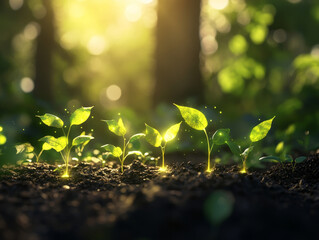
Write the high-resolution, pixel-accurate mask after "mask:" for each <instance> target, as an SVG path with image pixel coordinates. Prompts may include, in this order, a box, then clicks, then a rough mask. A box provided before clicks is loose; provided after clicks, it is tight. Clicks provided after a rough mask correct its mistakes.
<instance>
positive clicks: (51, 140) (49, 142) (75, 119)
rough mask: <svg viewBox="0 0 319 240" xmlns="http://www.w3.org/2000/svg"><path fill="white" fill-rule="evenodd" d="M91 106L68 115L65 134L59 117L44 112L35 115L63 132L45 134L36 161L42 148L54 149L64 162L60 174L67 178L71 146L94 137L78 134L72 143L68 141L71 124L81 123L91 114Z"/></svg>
mask: <svg viewBox="0 0 319 240" xmlns="http://www.w3.org/2000/svg"><path fill="white" fill-rule="evenodd" d="M92 108H93V107H81V108H79V109H77V110H75V111H74V112H73V113H72V114H71V116H70V126H69V128H68V132H67V134H65V131H64V129H63V127H64V122H63V121H62V119H61V118H59V117H57V116H55V115H53V114H50V113H46V114H44V115H42V116H36V117H39V118H40V119H41V121H42V122H43V123H44V124H45V125H47V126H49V127H55V128H61V129H62V132H63V136H61V137H58V138H55V137H53V136H45V137H43V138H41V139H39V141H41V142H44V143H43V145H42V150H41V152H40V153H39V155H38V156H37V162H38V161H39V158H40V156H41V154H42V152H43V151H44V150H50V149H54V150H55V151H57V152H59V153H60V154H61V157H62V159H63V161H64V163H65V166H66V167H65V171H64V174H63V175H62V177H63V178H68V177H69V176H70V175H69V160H70V152H71V149H72V148H73V147H76V146H80V145H86V144H87V143H88V142H89V141H90V140H92V139H94V137H92V136H89V135H80V136H77V137H75V138H74V139H73V140H72V143H71V144H70V142H69V135H70V131H71V127H72V126H73V125H81V124H82V123H84V122H85V121H86V120H87V119H88V118H89V117H90V115H91V109H92Z"/></svg>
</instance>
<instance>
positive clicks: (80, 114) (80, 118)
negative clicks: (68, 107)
mask: <svg viewBox="0 0 319 240" xmlns="http://www.w3.org/2000/svg"><path fill="white" fill-rule="evenodd" d="M92 108H93V107H81V108H78V109H76V110H75V111H74V112H73V113H72V115H71V116H70V124H71V126H72V125H80V124H82V123H84V122H85V121H86V120H88V118H89V117H90V114H91V109H92Z"/></svg>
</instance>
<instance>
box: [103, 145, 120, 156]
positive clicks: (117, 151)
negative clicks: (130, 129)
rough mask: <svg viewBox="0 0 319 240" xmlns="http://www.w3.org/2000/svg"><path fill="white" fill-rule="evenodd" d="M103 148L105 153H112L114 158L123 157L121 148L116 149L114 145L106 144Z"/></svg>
mask: <svg viewBox="0 0 319 240" xmlns="http://www.w3.org/2000/svg"><path fill="white" fill-rule="evenodd" d="M101 148H103V149H104V150H105V151H107V152H109V153H111V154H112V155H113V156H114V157H121V155H122V149H121V148H120V147H116V146H114V145H112V144H105V145H103V146H102V147H101Z"/></svg>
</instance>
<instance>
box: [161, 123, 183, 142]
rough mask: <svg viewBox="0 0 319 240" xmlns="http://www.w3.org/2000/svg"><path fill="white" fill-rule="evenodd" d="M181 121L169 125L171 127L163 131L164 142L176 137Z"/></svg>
mask: <svg viewBox="0 0 319 240" xmlns="http://www.w3.org/2000/svg"><path fill="white" fill-rule="evenodd" d="M181 123H182V122H180V123H177V124H174V125H173V126H171V127H170V128H169V129H168V130H167V131H166V133H165V135H164V140H165V142H169V141H172V140H173V139H174V138H175V137H176V135H177V133H178V131H179V128H180V126H181Z"/></svg>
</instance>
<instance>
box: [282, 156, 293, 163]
mask: <svg viewBox="0 0 319 240" xmlns="http://www.w3.org/2000/svg"><path fill="white" fill-rule="evenodd" d="M284 161H285V162H293V161H294V159H293V158H292V156H290V155H286V158H285V160H284Z"/></svg>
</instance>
